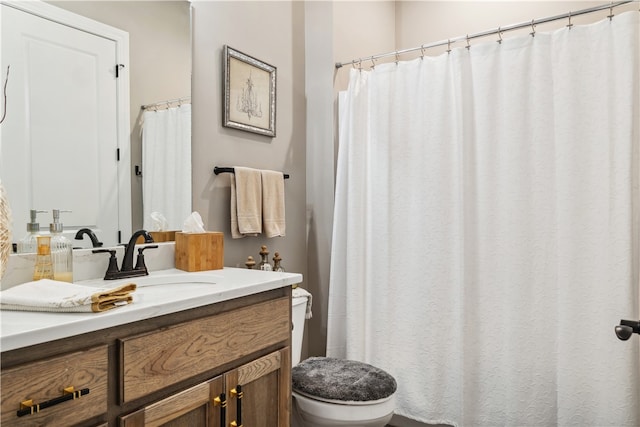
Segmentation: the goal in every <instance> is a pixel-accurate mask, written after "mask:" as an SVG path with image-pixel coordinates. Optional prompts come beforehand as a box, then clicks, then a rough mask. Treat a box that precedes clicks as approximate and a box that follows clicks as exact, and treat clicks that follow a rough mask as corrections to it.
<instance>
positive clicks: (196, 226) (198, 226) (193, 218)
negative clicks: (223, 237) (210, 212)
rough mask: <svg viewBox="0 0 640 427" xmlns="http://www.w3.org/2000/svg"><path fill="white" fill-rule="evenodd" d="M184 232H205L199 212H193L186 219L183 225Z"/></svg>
mask: <svg viewBox="0 0 640 427" xmlns="http://www.w3.org/2000/svg"><path fill="white" fill-rule="evenodd" d="M182 232H183V233H204V223H203V222H202V217H201V216H200V214H199V213H198V212H192V213H191V215H189V216H188V217H187V219H185V220H184V224H183V225H182Z"/></svg>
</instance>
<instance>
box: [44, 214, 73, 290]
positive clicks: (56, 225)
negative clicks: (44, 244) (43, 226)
mask: <svg viewBox="0 0 640 427" xmlns="http://www.w3.org/2000/svg"><path fill="white" fill-rule="evenodd" d="M60 212H70V211H61V210H60V209H53V223H52V224H49V231H50V232H51V261H52V263H53V278H54V280H60V281H62V282H73V248H72V246H71V240H69V239H67V238H66V237H65V236H64V235H63V234H62V231H63V230H64V227H63V225H62V223H61V222H60Z"/></svg>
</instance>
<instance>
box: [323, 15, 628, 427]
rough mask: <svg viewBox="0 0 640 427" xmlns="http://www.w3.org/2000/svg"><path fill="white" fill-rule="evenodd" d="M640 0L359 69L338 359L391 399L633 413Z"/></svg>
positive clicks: (603, 417)
mask: <svg viewBox="0 0 640 427" xmlns="http://www.w3.org/2000/svg"><path fill="white" fill-rule="evenodd" d="M638 37H639V33H638V13H637V12H628V13H624V14H619V15H617V16H615V17H614V18H613V20H612V21H609V20H608V19H607V20H605V21H602V22H598V23H596V24H592V25H588V26H580V27H578V26H574V27H573V28H571V29H569V28H563V29H561V30H557V31H554V32H552V33H541V32H538V33H536V34H535V37H531V36H519V37H514V38H510V39H505V40H504V41H503V42H502V43H501V44H499V43H495V42H485V43H482V44H475V45H472V46H471V48H470V49H466V48H459V49H454V50H453V51H452V52H451V53H450V54H443V55H441V56H438V57H425V58H424V59H420V58H418V59H416V60H413V61H408V62H400V63H398V64H397V65H396V64H394V63H391V64H385V65H378V66H377V67H376V68H375V70H371V71H364V70H363V71H358V70H352V71H351V80H350V84H349V89H348V93H347V101H346V104H347V105H346V106H345V109H344V113H343V114H342V116H341V131H340V149H339V155H338V172H337V188H336V202H335V203H336V207H335V217H334V233H333V248H332V249H333V250H332V262H331V284H330V297H329V316H328V343H327V354H328V355H329V356H336V357H347V358H352V359H357V360H362V361H365V362H368V363H372V364H374V365H376V366H379V367H381V368H383V369H386V370H388V371H389V372H390V373H391V374H392V375H394V376H395V378H396V379H397V381H398V392H397V409H396V413H397V414H400V415H403V416H406V417H409V418H412V419H415V420H420V421H424V422H447V423H451V424H455V425H458V426H473V427H477V426H492V427H493V426H555V425H561V426H638V425H640V412H639V409H638V408H639V407H640V368H639V365H640V351H639V350H640V345H639V344H638V342H639V340H640V338H639V337H638V336H637V335H634V337H633V338H632V339H631V340H629V341H626V342H622V341H619V340H618V339H617V338H616V336H615V334H614V330H613V329H614V326H615V325H617V324H618V322H619V321H620V319H621V318H627V319H638V316H639V307H638V305H639V296H638V266H639V265H638V255H639V250H638V243H639V239H638V222H639V217H638V208H639V204H638V197H639V189H638V174H639V173H640V168H639V161H638V160H639V155H638V151H639V150H638V148H639V142H640V141H639V129H638V117H639V115H640V108H639V97H640V95H639V89H638V87H639V84H640V83H639V71H638V56H639V55H638V50H639V47H638Z"/></svg>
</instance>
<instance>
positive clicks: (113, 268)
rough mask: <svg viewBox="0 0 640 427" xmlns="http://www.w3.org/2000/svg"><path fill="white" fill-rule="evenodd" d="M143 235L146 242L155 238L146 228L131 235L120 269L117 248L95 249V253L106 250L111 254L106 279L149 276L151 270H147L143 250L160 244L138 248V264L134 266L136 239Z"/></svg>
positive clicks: (151, 241) (150, 241)
mask: <svg viewBox="0 0 640 427" xmlns="http://www.w3.org/2000/svg"><path fill="white" fill-rule="evenodd" d="M140 236H143V237H144V242H145V243H153V238H152V237H151V235H150V234H149V233H147V231H146V230H138V231H136V232H135V233H133V235H132V236H131V239H129V243H127V244H126V245H124V246H125V251H124V258H123V259H122V268H121V269H120V270H118V260H117V258H116V251H115V249H96V250H94V251H93V253H94V254H97V253H101V252H106V253H109V254H111V256H110V258H109V267H108V268H107V272H106V274H105V275H104V279H105V280H113V279H124V278H127V277H137V276H147V275H149V272H148V271H147V266H146V265H145V264H144V254H143V251H144V250H145V249H152V248H157V247H158V245H150V246H145V247H143V248H138V258H137V262H136V266H135V267H134V266H133V253H134V248H135V245H136V240H138V237H140Z"/></svg>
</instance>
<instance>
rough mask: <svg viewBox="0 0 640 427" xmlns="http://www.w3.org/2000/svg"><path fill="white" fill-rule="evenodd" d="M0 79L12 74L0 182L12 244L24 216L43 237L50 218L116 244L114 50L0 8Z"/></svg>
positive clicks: (110, 44)
mask: <svg viewBox="0 0 640 427" xmlns="http://www.w3.org/2000/svg"><path fill="white" fill-rule="evenodd" d="M0 7H2V10H1V16H2V27H1V29H2V50H1V63H2V68H1V70H2V75H4V74H5V73H6V69H7V66H10V72H9V81H8V85H7V116H6V119H5V121H4V122H3V123H2V125H1V126H0V130H1V139H0V154H1V155H0V178H1V179H2V182H3V184H4V186H5V188H6V190H7V193H8V198H9V206H10V207H11V210H12V214H13V241H14V242H16V241H18V240H19V239H20V238H22V236H23V235H24V234H25V233H26V223H27V222H29V210H30V209H38V210H47V211H49V213H48V214H41V215H40V217H39V218H38V220H39V222H40V224H41V226H40V227H41V230H48V224H49V223H50V222H51V210H52V209H61V210H69V211H71V212H70V213H65V214H62V215H61V222H62V223H63V224H64V226H65V230H67V229H70V230H71V231H73V230H74V229H75V230H77V229H79V228H82V227H89V228H91V229H93V230H94V231H95V232H96V234H97V235H98V237H99V238H100V239H101V240H102V241H104V243H105V245H108V246H110V245H115V244H116V243H118V235H117V233H118V230H119V229H120V227H119V226H118V222H119V209H118V191H119V188H118V187H119V186H118V157H117V154H118V153H117V149H118V126H117V123H118V122H117V119H118V104H117V81H116V63H117V62H116V43H115V42H114V41H113V40H110V39H107V38H104V37H101V36H97V35H94V34H91V33H89V32H85V31H81V30H78V29H75V28H72V27H69V26H67V25H62V24H60V23H57V22H54V21H51V20H48V19H45V18H41V17H39V16H36V15H34V14H31V13H28V12H25V11H21V10H18V9H15V8H13V7H11V6H7V5H1V6H0Z"/></svg>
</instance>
